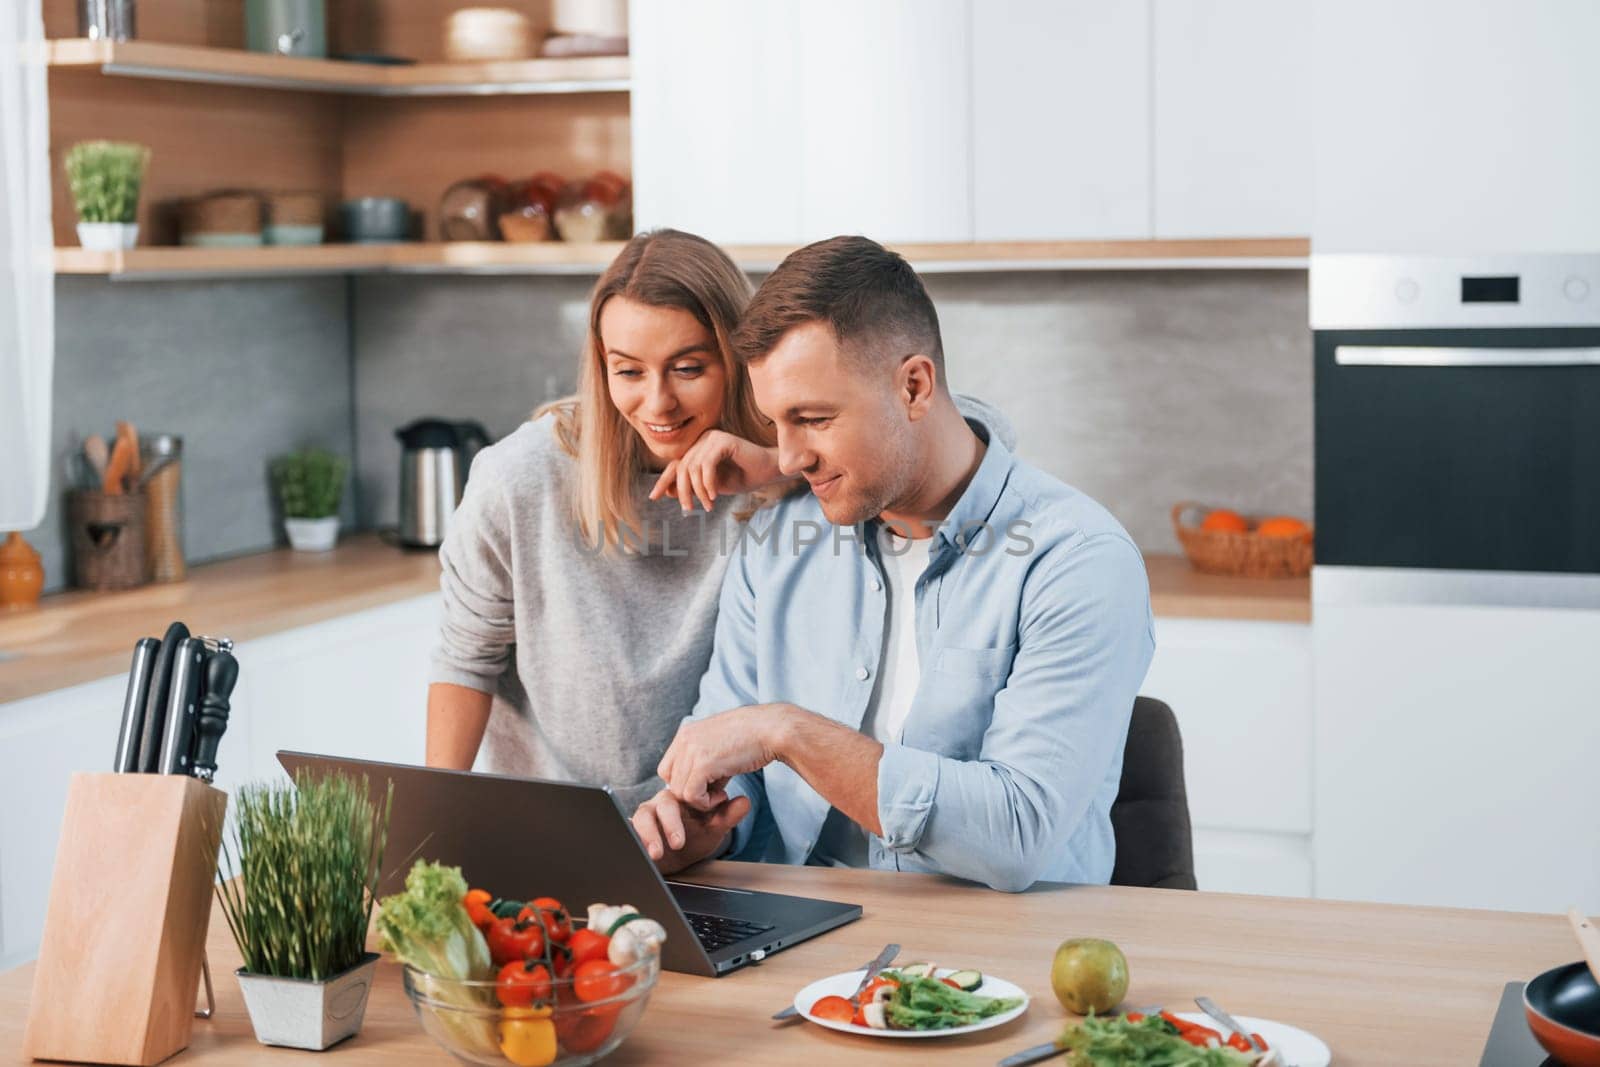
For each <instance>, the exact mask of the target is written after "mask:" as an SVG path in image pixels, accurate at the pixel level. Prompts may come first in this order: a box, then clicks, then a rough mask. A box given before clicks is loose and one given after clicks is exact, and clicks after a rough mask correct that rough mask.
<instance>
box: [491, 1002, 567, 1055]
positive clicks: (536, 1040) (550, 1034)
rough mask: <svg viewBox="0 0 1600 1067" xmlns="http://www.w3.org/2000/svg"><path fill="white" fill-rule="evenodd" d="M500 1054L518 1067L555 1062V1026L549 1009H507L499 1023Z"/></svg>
mask: <svg viewBox="0 0 1600 1067" xmlns="http://www.w3.org/2000/svg"><path fill="white" fill-rule="evenodd" d="M500 1052H501V1054H502V1055H504V1056H505V1058H506V1059H508V1060H510V1061H511V1062H512V1063H515V1064H516V1065H517V1067H546V1065H547V1064H551V1063H554V1062H555V1061H556V1024H555V1023H553V1022H551V1021H550V1009H549V1008H548V1007H542V1006H541V1007H533V1008H506V1009H504V1011H503V1013H502V1016H501V1020H500Z"/></svg>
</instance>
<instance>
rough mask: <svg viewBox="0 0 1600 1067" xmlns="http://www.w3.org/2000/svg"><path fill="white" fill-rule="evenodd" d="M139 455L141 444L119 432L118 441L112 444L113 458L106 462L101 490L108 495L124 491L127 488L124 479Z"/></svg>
mask: <svg viewBox="0 0 1600 1067" xmlns="http://www.w3.org/2000/svg"><path fill="white" fill-rule="evenodd" d="M138 455H139V446H138V445H136V444H133V443H131V442H129V440H128V439H127V438H126V437H124V436H123V435H121V434H118V435H117V443H116V444H114V445H112V446H111V458H110V460H108V461H107V462H106V473H105V476H104V477H103V478H102V479H101V480H100V491H101V492H102V493H105V494H106V495H107V496H116V495H118V494H120V493H122V492H123V491H124V489H125V486H124V484H123V481H124V479H126V478H127V477H128V474H129V472H130V471H132V470H133V465H134V461H135V460H136V459H137V457H138Z"/></svg>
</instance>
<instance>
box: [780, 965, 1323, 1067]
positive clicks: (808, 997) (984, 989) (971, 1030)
mask: <svg viewBox="0 0 1600 1067" xmlns="http://www.w3.org/2000/svg"><path fill="white" fill-rule="evenodd" d="M885 969H886V970H894V968H893V967H889V968H885ZM866 973H867V972H866V971H846V972H845V973H844V974H835V975H832V976H831V977H828V978H821V979H818V980H817V981H815V982H812V983H811V984H810V985H808V986H806V987H805V988H804V989H802V990H800V992H798V993H796V994H795V995H794V1010H795V1011H798V1012H799V1013H800V1014H801V1015H804V1016H805V1017H806V1018H807V1019H809V1020H811V1021H812V1022H814V1023H816V1024H817V1025H818V1026H826V1027H827V1028H828V1029H829V1030H839V1031H842V1032H843V1033H847V1034H866V1035H867V1036H869V1037H950V1036H951V1035H953V1034H975V1033H977V1032H978V1031H979V1030H990V1029H993V1028H994V1027H996V1026H1004V1025H1005V1024H1006V1023H1008V1022H1010V1021H1011V1020H1012V1019H1015V1018H1016V1017H1017V1016H1019V1015H1021V1014H1022V1013H1023V1012H1025V1011H1027V1010H1028V994H1027V993H1024V992H1023V991H1022V990H1021V989H1020V988H1019V987H1017V986H1014V985H1012V984H1011V983H1010V982H1008V981H1006V980H1005V979H1004V978H995V977H992V976H990V975H987V974H986V975H984V976H983V984H982V985H981V986H979V987H978V988H977V989H975V990H973V992H975V993H977V994H978V995H979V996H984V997H1021V998H1022V1003H1021V1004H1018V1005H1017V1006H1016V1007H1015V1008H1012V1009H1011V1010H1010V1011H1003V1012H1001V1013H1000V1014H999V1015H991V1016H990V1017H989V1018H987V1019H985V1020H983V1021H982V1022H978V1023H973V1024H972V1025H971V1026H955V1027H951V1028H950V1029H948V1030H873V1029H871V1028H870V1027H866V1026H856V1025H855V1024H854V1023H838V1022H834V1021H833V1020H832V1019H819V1018H817V1017H816V1016H815V1015H812V1014H811V1005H813V1004H815V1003H816V1002H817V1001H819V1000H821V999H822V998H823V997H845V998H846V999H848V998H849V997H850V995H851V994H852V993H854V992H855V991H856V986H858V985H860V984H861V979H862V978H863V977H864V976H865V975H866ZM935 973H936V975H937V976H938V977H940V978H948V977H949V976H950V975H952V974H955V973H956V968H954V967H940V968H938V970H937V971H936V972H935ZM1261 1036H1262V1037H1266V1036H1267V1035H1266V1034H1265V1033H1263V1034H1262V1035H1261ZM1296 1067H1299V1065H1298V1064H1296Z"/></svg>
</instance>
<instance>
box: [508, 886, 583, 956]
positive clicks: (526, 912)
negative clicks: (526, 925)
mask: <svg viewBox="0 0 1600 1067" xmlns="http://www.w3.org/2000/svg"><path fill="white" fill-rule="evenodd" d="M517 918H518V919H538V920H539V921H540V922H542V923H543V924H544V929H545V933H546V934H547V935H548V936H549V938H550V940H551V941H554V942H555V943H556V944H558V945H564V944H566V943H567V939H568V938H570V937H571V936H572V916H570V915H568V914H567V909H566V908H564V907H562V906H561V901H559V900H557V899H556V898H555V897H540V898H539V899H538V900H530V901H528V906H527V907H525V908H523V909H522V911H521V912H519V913H518V914H517Z"/></svg>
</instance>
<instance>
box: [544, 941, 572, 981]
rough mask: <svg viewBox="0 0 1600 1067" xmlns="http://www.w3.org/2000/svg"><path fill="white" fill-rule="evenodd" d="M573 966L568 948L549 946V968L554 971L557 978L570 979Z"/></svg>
mask: <svg viewBox="0 0 1600 1067" xmlns="http://www.w3.org/2000/svg"><path fill="white" fill-rule="evenodd" d="M574 966H575V964H574V963H573V962H572V950H571V949H570V948H568V947H567V946H566V945H554V944H553V945H551V946H550V967H551V969H552V970H554V971H555V973H556V977H557V978H570V977H571V976H572V971H573V968H574Z"/></svg>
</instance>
